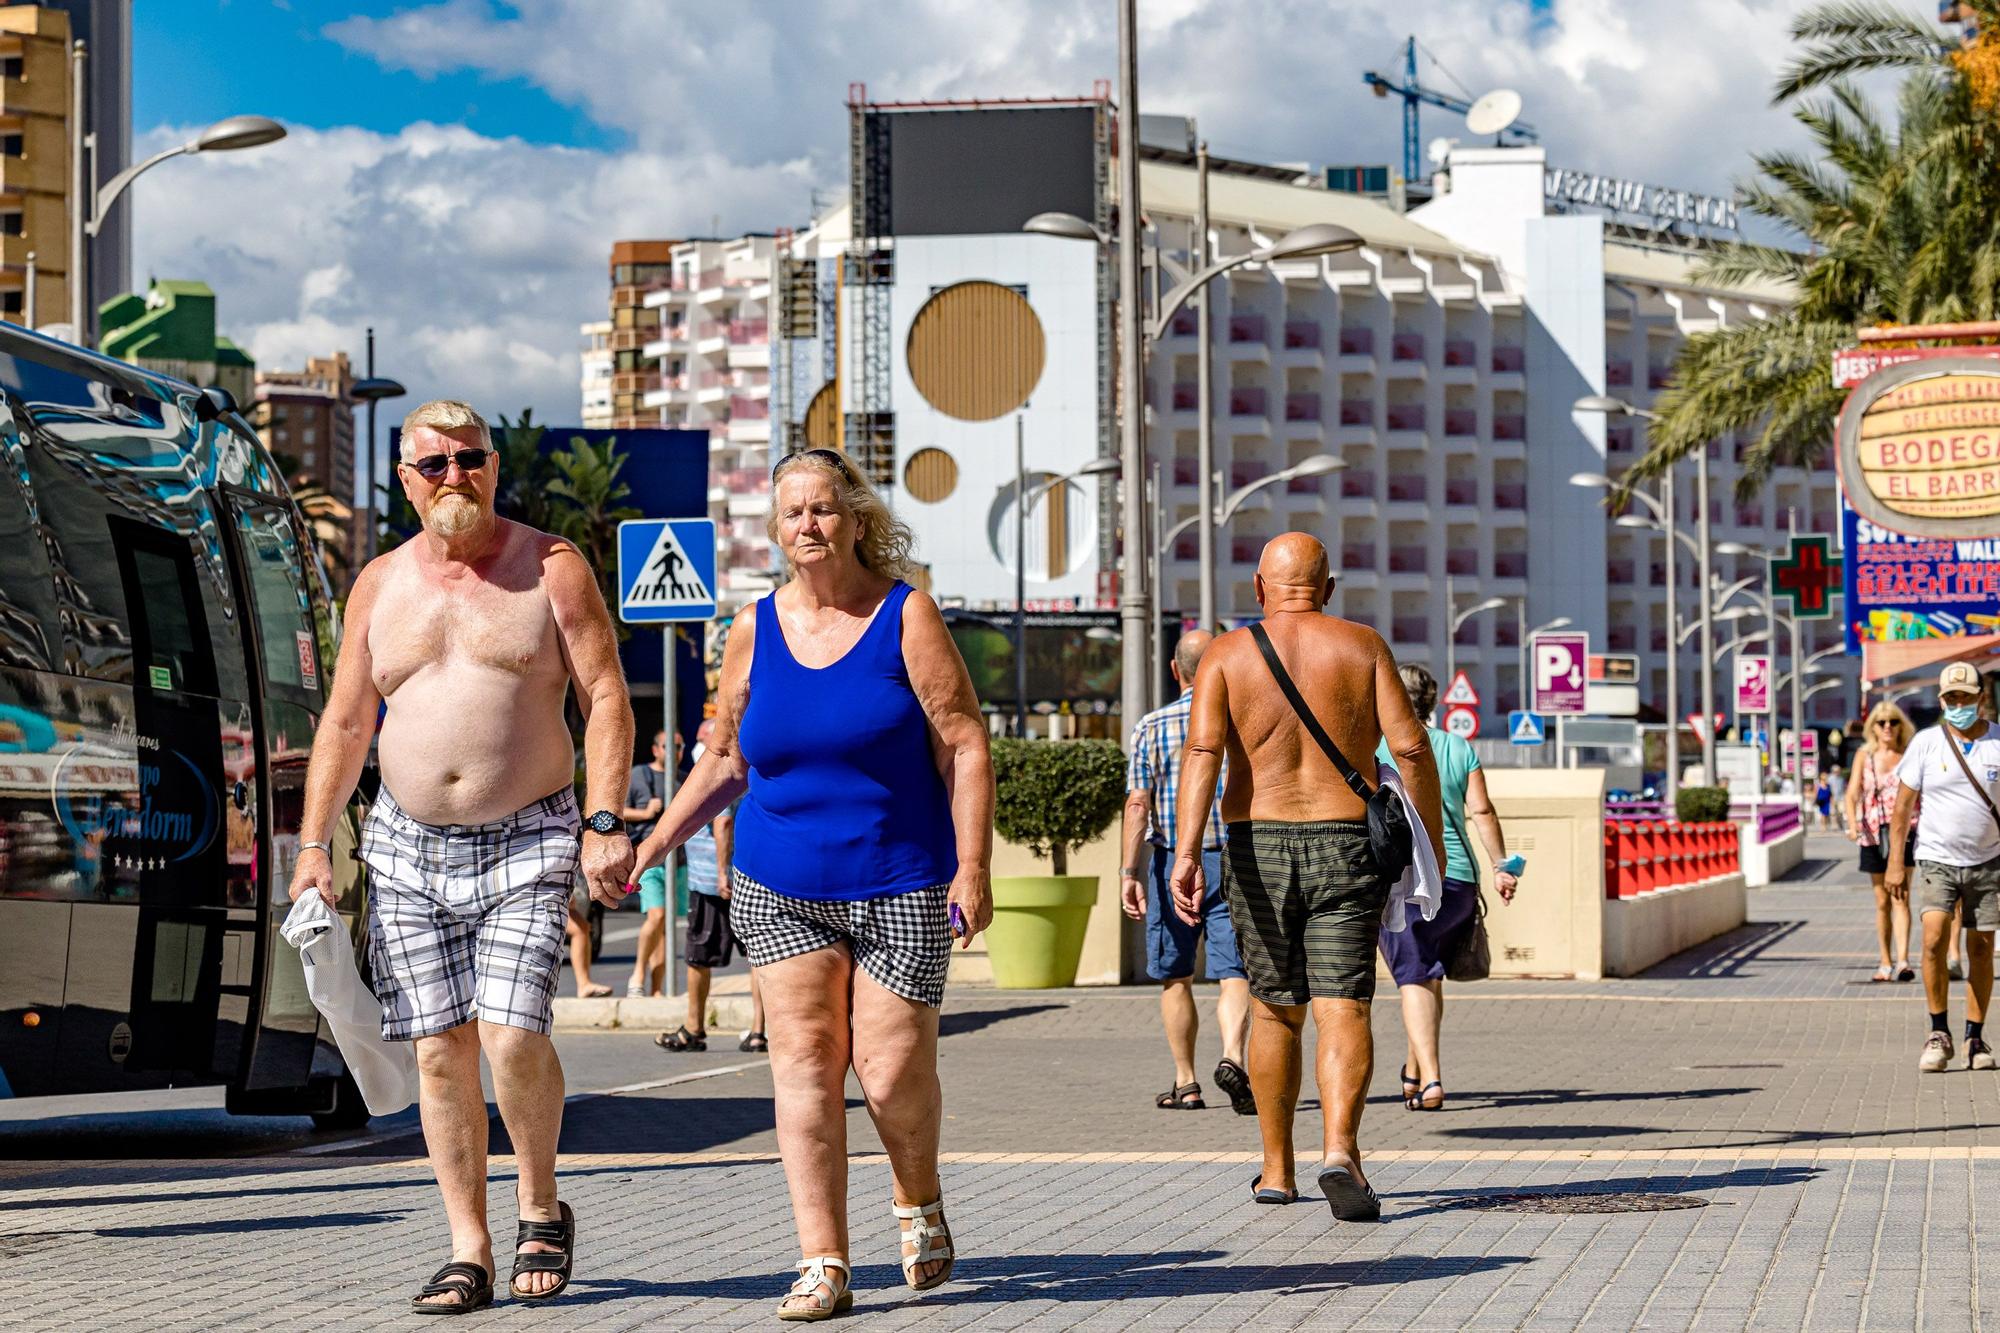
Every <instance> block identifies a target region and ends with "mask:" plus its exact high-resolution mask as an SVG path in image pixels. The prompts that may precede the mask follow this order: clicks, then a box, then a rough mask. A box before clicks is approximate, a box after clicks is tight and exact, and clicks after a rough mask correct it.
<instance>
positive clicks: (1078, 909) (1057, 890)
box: [986, 875, 1097, 990]
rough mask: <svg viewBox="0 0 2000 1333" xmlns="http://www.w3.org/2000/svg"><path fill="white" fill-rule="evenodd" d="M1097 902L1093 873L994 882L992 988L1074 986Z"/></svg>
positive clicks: (989, 949) (989, 946)
mask: <svg viewBox="0 0 2000 1333" xmlns="http://www.w3.org/2000/svg"><path fill="white" fill-rule="evenodd" d="M1096 901H1097V876H1095V875H1023V876H1018V877H1014V878H1008V879H996V880H994V881H993V924H992V925H990V926H988V927H987V928H986V954H987V957H988V959H989V960H990V961H991V962H992V964H993V984H994V985H996V986H999V987H1002V988H1004V989H1007V990H1047V989H1049V988H1050V987H1054V986H1074V985H1075V984H1076V965H1077V962H1078V960H1079V959H1081V958H1082V957H1083V932H1084V928H1085V927H1086V926H1088V925H1089V924H1090V909H1091V906H1092V904H1094V903H1095V902H1096Z"/></svg>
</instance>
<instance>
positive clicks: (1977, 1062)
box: [1965, 1037, 1996, 1069]
mask: <svg viewBox="0 0 2000 1333" xmlns="http://www.w3.org/2000/svg"><path fill="white" fill-rule="evenodd" d="M1965 1067H1966V1068H1967V1069H1993V1068H1995V1067H1996V1065H1995V1062H1994V1059H1993V1048H1992V1047H1991V1046H1988V1045H1987V1044H1986V1039H1985V1038H1984V1037H1968V1038H1966V1041H1965Z"/></svg>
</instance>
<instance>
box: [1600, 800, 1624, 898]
mask: <svg viewBox="0 0 2000 1333" xmlns="http://www.w3.org/2000/svg"><path fill="white" fill-rule="evenodd" d="M1620 844H1621V839H1620V838H1619V836H1618V821H1617V820H1615V819H1607V820H1605V821H1604V896H1605V897H1606V898H1613V899H1615V898H1618V897H1619V896H1620V889H1621V886H1622V885H1623V884H1624V881H1625V872H1624V867H1623V865H1622V864H1621V863H1620V861H1619V852H1620V851H1621V850H1622V848H1621V845H1620Z"/></svg>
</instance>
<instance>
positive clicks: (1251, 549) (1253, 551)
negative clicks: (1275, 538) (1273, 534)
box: [1229, 536, 1271, 565]
mask: <svg viewBox="0 0 2000 1333" xmlns="http://www.w3.org/2000/svg"><path fill="white" fill-rule="evenodd" d="M1270 540H1271V539H1270V538H1269V537H1234V536H1232V537H1231V538H1230V539H1229V563H1230V564H1232V565H1254V564H1256V563H1257V561H1258V559H1259V557H1261V556H1262V555H1263V554H1264V544H1265V543H1266V542H1268V541H1270Z"/></svg>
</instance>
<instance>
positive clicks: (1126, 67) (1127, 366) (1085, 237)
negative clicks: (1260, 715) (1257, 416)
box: [1022, 0, 1365, 726]
mask: <svg viewBox="0 0 2000 1333" xmlns="http://www.w3.org/2000/svg"><path fill="white" fill-rule="evenodd" d="M1133 4H1134V0H1121V3H1120V5H1119V9H1118V49H1119V70H1120V73H1121V84H1120V93H1119V103H1118V151H1119V191H1120V193H1119V199H1118V236H1117V244H1118V301H1119V311H1118V322H1119V332H1120V337H1119V346H1120V348H1121V349H1122V350H1121V352H1120V355H1121V357H1122V358H1123V360H1122V361H1121V363H1120V367H1119V369H1120V403H1121V412H1120V417H1119V445H1120V449H1119V457H1120V465H1121V468H1122V471H1123V473H1124V478H1125V488H1124V490H1125V504H1124V507H1123V520H1122V521H1123V526H1124V529H1125V545H1124V549H1125V556H1124V559H1123V561H1122V572H1121V574H1120V577H1119V581H1118V619H1119V625H1120V627H1121V628H1122V629H1123V631H1124V633H1125V635H1126V643H1125V650H1124V680H1123V682H1122V686H1121V691H1120V695H1121V697H1120V703H1119V707H1120V708H1121V710H1123V712H1124V714H1125V718H1126V722H1125V725H1127V726H1130V725H1134V724H1136V723H1137V721H1138V718H1139V713H1138V712H1137V711H1135V710H1137V709H1139V708H1140V706H1141V705H1142V703H1143V701H1144V700H1145V699H1146V698H1147V697H1148V693H1149V692H1148V689H1147V684H1146V682H1145V681H1144V680H1143V679H1141V677H1142V676H1143V675H1144V673H1145V672H1146V670H1147V667H1146V664H1145V658H1146V656H1147V654H1146V652H1145V648H1146V643H1145V642H1144V641H1143V640H1141V639H1140V637H1139V636H1140V634H1141V633H1143V632H1144V628H1143V627H1144V626H1145V625H1147V624H1149V623H1151V622H1152V620H1153V614H1152V606H1153V598H1154V591H1153V589H1152V588H1151V587H1150V578H1149V575H1150V574H1151V570H1150V569H1148V568H1147V566H1148V565H1149V564H1150V563H1151V562H1150V561H1149V560H1147V559H1145V558H1144V552H1145V547H1146V537H1145V533H1146V523H1145V508H1146V500H1145V465H1146V440H1145V402H1144V395H1145V366H1144V357H1145V354H1146V349H1147V347H1149V346H1150V345H1151V344H1152V343H1154V342H1157V341H1158V340H1159V339H1160V337H1161V336H1162V335H1163V334H1164V333H1165V332H1166V328H1167V324H1168V322H1169V321H1171V320H1172V319H1173V317H1174V315H1175V314H1176V313H1177V312H1178V311H1179V310H1180V308H1181V307H1182V306H1183V305H1186V304H1187V302H1188V300H1189V298H1191V297H1192V296H1194V294H1195V293H1196V292H1199V291H1201V290H1202V288H1203V287H1205V286H1206V285H1207V284H1208V283H1210V282H1212V281H1214V280H1215V279H1216V278H1218V277H1221V276H1222V275H1223V274H1224V273H1227V272H1229V271H1230V270H1231V269H1234V268H1240V267H1241V266H1242V265H1244V264H1250V263H1270V262H1272V261H1274V260H1285V259H1310V258H1314V257H1317V256H1319V255H1329V254H1337V253H1340V252H1342V251H1346V250H1355V249H1359V248H1360V247H1361V246H1362V245H1363V244H1365V241H1364V240H1363V238H1362V237H1361V236H1360V235H1359V234H1358V233H1356V232H1353V231H1350V230H1349V229H1348V228H1346V227H1341V226H1336V225H1334V224H1333V223H1330V222H1311V223H1307V224H1306V225H1305V226H1303V227H1297V228H1294V229H1293V230H1291V231H1289V232H1286V233H1285V234H1284V235H1283V236H1281V237H1279V238H1278V239H1277V240H1276V241H1274V242H1273V243H1272V244H1270V245H1267V246H1261V247H1259V248H1258V249H1255V250H1251V251H1249V252H1247V253H1245V254H1240V255H1235V256H1232V257H1231V258H1228V259H1221V260H1216V261H1213V262H1211V263H1209V264H1206V265H1203V266H1202V267H1200V268H1199V269H1197V270H1196V271H1195V272H1194V273H1193V274H1191V275H1190V276H1188V277H1187V278H1186V279H1184V280H1183V281H1182V282H1181V283H1180V284H1179V285H1178V286H1176V287H1175V288H1173V290H1171V291H1169V292H1168V293H1167V294H1166V295H1165V296H1162V297H1161V298H1160V300H1159V303H1158V308H1157V309H1156V310H1155V311H1154V312H1153V323H1152V325H1151V327H1150V329H1149V328H1147V327H1146V326H1145V325H1144V322H1143V320H1142V318H1141V311H1140V309H1139V211H1140V201H1139V163H1138V145H1137V140H1138V127H1137V122H1136V120H1135V119H1134V117H1135V116H1136V114H1137V110H1138V105H1137V93H1136V90H1135V88H1136V83H1137V79H1138V67H1137V63H1136V59H1135V56H1134V52H1133V39H1134V31H1133V23H1134V20H1133V13H1132V11H1133ZM1022 230H1023V231H1027V232H1031V233H1034V234H1036V235H1040V236H1057V237H1062V238H1064V239H1067V240H1080V241H1094V242H1096V243H1097V244H1099V245H1104V244H1107V243H1108V242H1109V241H1110V238H1109V237H1106V236H1105V235H1104V233H1103V232H1101V231H1099V230H1098V229H1097V228H1096V227H1094V226H1092V225H1091V224H1090V223H1089V222H1088V221H1086V220H1085V219H1083V218H1080V217H1078V216H1076V215H1075V214H1074V213H1062V212H1050V213H1037V214H1035V216H1033V217H1031V218H1029V219H1028V220H1027V221H1026V222H1025V223H1023V224H1022ZM1203 248H1204V249H1206V244H1204V246H1203ZM1204 512H1206V511H1205V510H1202V509H1197V510H1196V517H1197V518H1199V517H1200V515H1201V514H1202V513H1204ZM1211 541H1212V539H1211ZM1201 579H1202V582H1203V584H1204V585H1205V586H1204V588H1203V593H1202V600H1203V602H1204V604H1207V605H1213V603H1214V599H1215V569H1214V561H1213V560H1210V561H1209V562H1207V563H1206V564H1204V565H1203V567H1202V569H1201Z"/></svg>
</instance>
